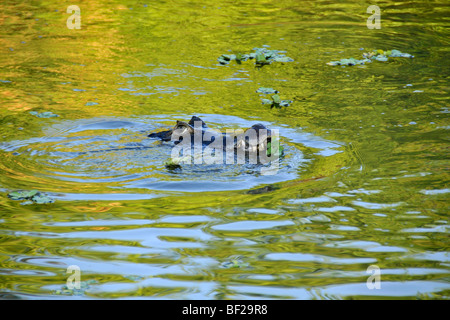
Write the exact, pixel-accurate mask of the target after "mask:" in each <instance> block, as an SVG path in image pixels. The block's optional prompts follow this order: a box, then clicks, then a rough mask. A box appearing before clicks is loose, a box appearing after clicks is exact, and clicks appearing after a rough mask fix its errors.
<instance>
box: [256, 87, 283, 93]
mask: <svg viewBox="0 0 450 320" xmlns="http://www.w3.org/2000/svg"><path fill="white" fill-rule="evenodd" d="M256 92H259V93H264V94H274V93H278V90H275V89H272V88H264V87H261V88H259V89H258V90H256Z"/></svg>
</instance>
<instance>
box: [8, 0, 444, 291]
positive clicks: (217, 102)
mask: <svg viewBox="0 0 450 320" xmlns="http://www.w3.org/2000/svg"><path fill="white" fill-rule="evenodd" d="M368 5H369V4H368V3H366V2H364V1H339V2H330V1H301V2H299V1H258V3H254V2H252V1H241V2H239V3H238V4H237V3H235V2H220V3H218V2H214V1H202V2H201V3H200V2H192V1H177V5H176V6H174V5H172V4H169V3H165V2H157V3H154V2H148V3H145V2H141V1H108V2H105V1H95V2H92V1H91V2H88V3H85V2H83V3H80V4H79V6H80V8H81V18H82V20H81V21H82V24H81V29H79V30H76V29H75V30H70V29H68V28H67V27H66V20H67V18H68V16H69V14H67V13H66V9H67V7H66V6H65V5H62V4H61V3H60V2H57V1H47V2H45V3H37V2H35V1H22V2H20V3H16V2H14V1H6V2H2V4H0V24H1V26H2V27H1V28H0V43H1V46H0V67H1V68H0V101H1V108H0V115H1V118H0V124H1V125H0V137H1V140H0V191H1V194H0V279H1V281H0V283H1V284H0V294H1V296H2V297H4V298H19V299H74V298H83V299H91V298H92V299H95V298H144V299H366V298H393V299H398V298H402V299H404V298H407V299H448V296H449V292H450V284H449V282H448V279H449V278H448V277H449V271H450V269H449V265H450V253H449V243H448V236H449V226H448V222H449V219H448V193H449V192H450V191H449V190H450V187H449V178H448V177H449V176H448V167H449V162H448V128H449V122H448V113H449V110H448V100H449V96H448V76H449V68H448V64H447V63H446V61H448V60H449V55H448V36H449V33H448V29H447V28H446V26H447V24H448V16H449V9H448V3H447V2H446V1H431V2H430V1H415V2H414V3H412V2H393V1H383V2H380V3H379V4H378V5H379V6H380V9H381V19H382V20H381V29H373V30H369V29H368V28H367V27H366V20H367V18H368V16H369V14H367V13H366V9H367V7H368ZM263 46H265V47H266V48H270V49H276V50H283V51H285V54H286V55H287V56H289V57H291V58H293V59H294V62H289V63H273V64H271V65H269V66H264V67H262V68H255V66H254V63H253V62H252V61H247V62H243V63H242V64H236V63H234V62H232V63H230V64H228V65H225V66H222V65H220V64H219V63H218V61H217V58H218V57H219V56H220V55H221V54H224V53H239V52H244V53H247V52H252V51H253V48H257V47H258V48H261V47H263ZM373 49H385V50H388V49H398V50H401V51H403V52H407V53H410V54H413V55H414V56H415V58H414V59H401V58H398V59H390V60H389V61H388V62H386V63H381V62H374V63H372V64H368V65H364V66H354V67H331V66H328V65H326V63H327V62H329V61H334V60H339V59H341V58H349V57H355V58H360V56H361V54H362V53H363V52H365V51H370V50H373ZM259 87H270V88H274V89H276V90H278V91H280V96H281V97H282V99H289V100H292V101H293V103H292V104H291V105H290V106H289V107H287V108H283V109H276V108H274V109H271V108H270V107H269V106H267V105H262V104H261V98H265V97H266V96H265V95H263V94H259V93H256V90H257V89H258V88H259ZM30 111H39V112H42V111H52V112H53V113H55V114H58V115H59V116H58V117H54V118H48V119H47V118H38V117H36V116H34V115H32V114H30V113H29V112H30ZM192 115H198V116H201V117H202V118H203V119H204V120H205V121H206V122H207V123H208V124H209V125H210V126H211V127H213V128H218V129H226V128H248V127H249V126H250V125H252V124H254V123H258V122H260V123H263V124H265V125H267V126H269V127H271V128H276V129H279V130H280V136H281V141H282V143H283V145H284V146H285V151H286V157H285V158H284V159H283V161H282V163H281V166H280V170H279V172H278V174H277V175H273V176H270V177H263V176H261V175H258V173H257V172H253V171H252V170H251V168H245V167H240V166H230V167H222V168H206V167H205V168H203V167H196V168H190V169H189V168H187V169H185V170H184V171H182V172H171V171H170V170H167V168H165V167H164V161H165V160H167V158H168V156H169V155H170V150H171V146H170V145H169V144H162V145H161V144H159V143H158V142H157V141H154V140H152V139H148V138H146V135H147V134H148V133H149V132H150V131H152V130H159V129H160V128H165V127H170V126H172V125H173V124H174V121H175V120H183V121H187V120H189V119H190V117H191V116H192ZM30 189H36V190H39V191H42V192H45V193H47V194H49V195H51V196H52V197H54V198H55V200H56V201H55V203H53V204H47V205H37V204H31V205H22V204H21V201H13V200H11V199H9V198H8V197H7V194H8V192H11V191H13V190H30ZM70 265H77V266H79V268H80V270H81V280H82V282H83V284H84V285H83V287H82V290H79V291H76V292H74V291H70V290H69V291H67V290H66V291H65V290H64V286H65V285H66V280H67V277H68V275H67V274H66V270H67V267H68V266H70ZM371 265H375V266H377V267H379V268H380V270H381V289H373V290H370V289H369V288H368V287H367V285H366V281H367V279H368V277H369V276H370V274H368V273H367V269H368V268H369V266H371Z"/></svg>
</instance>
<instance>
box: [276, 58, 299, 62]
mask: <svg viewBox="0 0 450 320" xmlns="http://www.w3.org/2000/svg"><path fill="white" fill-rule="evenodd" d="M273 61H275V62H292V61H294V59H292V58H289V57H275V58H273Z"/></svg>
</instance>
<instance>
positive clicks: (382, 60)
mask: <svg viewBox="0 0 450 320" xmlns="http://www.w3.org/2000/svg"><path fill="white" fill-rule="evenodd" d="M375 60H377V61H381V62H386V61H388V58H387V57H386V56H383V55H381V54H380V55H378V56H377V57H376V58H375Z"/></svg>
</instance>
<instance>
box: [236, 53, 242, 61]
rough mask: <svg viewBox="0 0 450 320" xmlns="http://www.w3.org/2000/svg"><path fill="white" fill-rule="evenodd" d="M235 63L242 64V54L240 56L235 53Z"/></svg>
mask: <svg viewBox="0 0 450 320" xmlns="http://www.w3.org/2000/svg"><path fill="white" fill-rule="evenodd" d="M236 62H237V63H238V64H241V63H242V54H240V53H237V54H236Z"/></svg>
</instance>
